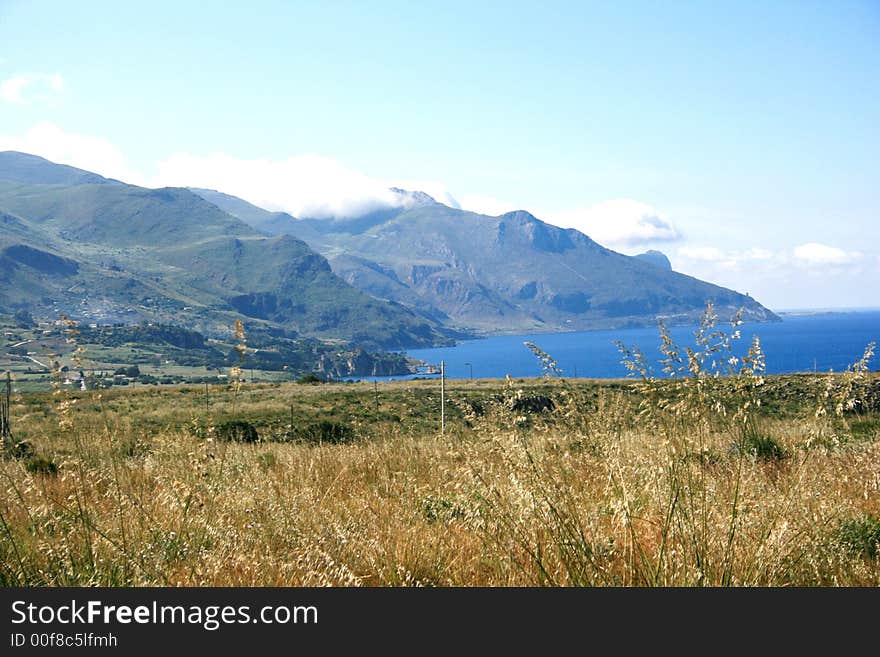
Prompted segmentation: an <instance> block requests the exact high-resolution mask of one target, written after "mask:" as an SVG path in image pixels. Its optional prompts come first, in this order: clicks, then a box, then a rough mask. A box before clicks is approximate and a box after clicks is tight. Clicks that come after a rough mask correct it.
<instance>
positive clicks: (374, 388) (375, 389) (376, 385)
mask: <svg viewBox="0 0 880 657" xmlns="http://www.w3.org/2000/svg"><path fill="white" fill-rule="evenodd" d="M373 392H374V393H376V412H377V413H378V412H379V382H378V381H375V380H374V381H373Z"/></svg>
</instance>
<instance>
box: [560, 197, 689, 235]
mask: <svg viewBox="0 0 880 657" xmlns="http://www.w3.org/2000/svg"><path fill="white" fill-rule="evenodd" d="M549 221H550V222H551V223H553V224H556V225H557V226H560V227H562V228H575V229H577V230H579V231H581V232H582V233H584V234H585V235H588V236H589V237H591V238H592V239H594V240H596V241H597V242H599V243H600V244H604V245H610V246H624V247H633V246H637V245H644V244H648V243H652V242H674V241H677V240H680V239H681V238H682V235H681V232H680V231H679V230H678V228H676V226H675V225H674V224H673V223H672V222H671V221H670V220H669V219H668V218H667V217H666V216H665V215H663V214H661V213H660V212H658V211H657V210H656V209H654V208H653V207H651V206H650V205H647V204H645V203H640V202H639V201H633V200H630V199H612V200H610V201H603V202H601V203H597V204H596V205H593V206H592V207H589V208H584V209H580V210H569V211H566V212H561V213H557V214H556V215H554V216H552V217H550V218H549Z"/></svg>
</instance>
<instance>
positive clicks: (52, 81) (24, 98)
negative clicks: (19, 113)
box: [0, 73, 64, 105]
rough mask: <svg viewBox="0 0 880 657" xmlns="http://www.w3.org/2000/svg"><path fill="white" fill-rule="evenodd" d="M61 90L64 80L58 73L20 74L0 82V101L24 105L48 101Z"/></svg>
mask: <svg viewBox="0 0 880 657" xmlns="http://www.w3.org/2000/svg"><path fill="white" fill-rule="evenodd" d="M63 89H64V80H63V79H62V78H61V75H59V74H58V73H52V74H50V73H22V74H19V75H14V76H12V77H11V78H7V79H6V80H3V82H0V99H3V100H5V101H6V102H7V103H13V104H16V105H25V104H27V103H30V102H33V101H44V100H49V99H50V98H52V97H53V96H55V95H57V94H59V93H60V92H61V91H62V90H63Z"/></svg>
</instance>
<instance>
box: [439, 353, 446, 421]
mask: <svg viewBox="0 0 880 657" xmlns="http://www.w3.org/2000/svg"><path fill="white" fill-rule="evenodd" d="M440 433H446V361H445V360H441V361H440Z"/></svg>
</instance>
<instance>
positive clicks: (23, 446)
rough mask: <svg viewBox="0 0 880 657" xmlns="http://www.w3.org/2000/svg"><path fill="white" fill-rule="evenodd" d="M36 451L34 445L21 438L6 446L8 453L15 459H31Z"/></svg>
mask: <svg viewBox="0 0 880 657" xmlns="http://www.w3.org/2000/svg"><path fill="white" fill-rule="evenodd" d="M34 453H35V450H34V446H33V445H32V444H31V443H29V442H28V441H26V440H20V441H18V442H17V443H14V444H12V445H9V446H8V447H7V448H6V454H7V455H8V456H9V457H10V458H13V459H29V458H31V457H32V456H33V455H34Z"/></svg>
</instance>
